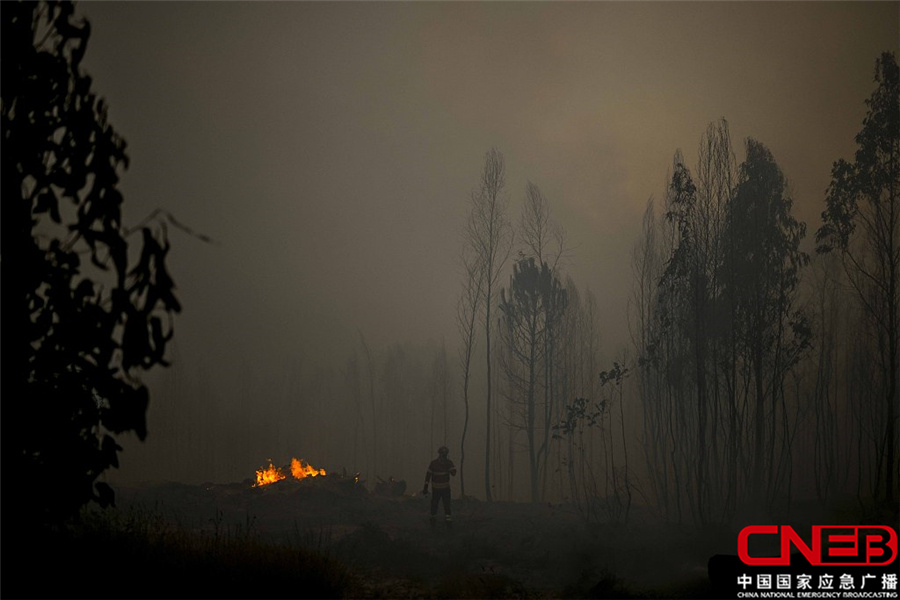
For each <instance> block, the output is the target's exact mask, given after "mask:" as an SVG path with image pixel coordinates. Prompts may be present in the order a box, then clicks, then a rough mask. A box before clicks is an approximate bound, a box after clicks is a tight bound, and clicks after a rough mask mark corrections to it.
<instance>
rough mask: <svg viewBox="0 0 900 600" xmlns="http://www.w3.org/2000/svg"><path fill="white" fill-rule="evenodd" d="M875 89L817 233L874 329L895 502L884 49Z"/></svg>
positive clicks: (894, 87) (878, 475) (891, 100)
mask: <svg viewBox="0 0 900 600" xmlns="http://www.w3.org/2000/svg"><path fill="white" fill-rule="evenodd" d="M875 83H876V84H877V85H878V87H877V88H876V89H875V91H874V92H873V93H872V95H871V96H870V97H869V99H868V100H866V105H867V106H868V107H869V110H868V112H867V114H866V118H865V119H864V120H863V126H862V129H861V130H860V132H859V133H858V134H857V135H856V143H857V150H856V156H855V159H856V160H855V161H853V162H847V161H845V160H844V159H840V160H838V161H837V162H835V163H834V166H833V167H832V170H831V177H832V179H831V185H830V186H829V187H828V192H827V196H826V199H825V202H826V208H825V211H824V212H823V213H822V221H823V224H822V227H821V228H819V231H818V232H817V233H816V242H817V246H816V250H817V251H818V252H819V253H830V252H834V253H836V254H838V255H839V256H840V257H841V261H842V263H843V266H844V270H845V273H846V276H847V280H848V281H849V283H850V285H851V287H852V288H853V289H854V291H855V292H856V295H857V298H858V300H859V301H860V303H861V304H862V306H863V311H864V313H865V314H866V316H867V317H868V319H869V320H870V322H871V324H872V327H873V329H874V331H875V332H876V336H875V337H876V344H877V349H876V350H875V355H876V356H877V357H878V358H877V361H878V371H879V379H880V382H879V385H880V386H881V388H882V394H881V395H882V398H883V399H884V402H883V408H882V409H881V410H879V411H877V417H876V418H875V419H874V422H875V423H878V424H880V425H881V427H882V428H883V429H882V431H881V432H880V434H879V435H876V436H874V439H873V442H872V443H873V446H874V451H873V453H872V454H873V456H874V460H875V463H876V468H875V477H874V480H875V481H874V484H873V487H872V491H873V494H874V495H875V496H876V497H877V496H880V495H882V494H883V497H884V499H885V501H886V502H887V503H888V504H890V503H893V501H894V497H895V494H896V491H897V490H896V488H897V481H896V480H895V477H896V472H897V419H898V413H897V398H898V382H897V372H898V369H900V316H898V310H900V298H898V296H900V292H898V284H900V69H898V66H897V59H896V57H895V56H894V55H893V54H892V53H889V52H885V53H883V54H882V55H881V57H879V58H878V60H877V61H876V63H875Z"/></svg>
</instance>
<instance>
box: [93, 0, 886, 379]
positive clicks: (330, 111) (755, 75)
mask: <svg viewBox="0 0 900 600" xmlns="http://www.w3.org/2000/svg"><path fill="white" fill-rule="evenodd" d="M78 6H79V9H78V10H79V12H80V13H81V14H83V15H85V16H87V17H88V18H89V19H90V21H91V24H92V34H91V39H90V43H89V46H88V52H87V56H86V59H85V66H86V69H87V70H88V72H89V73H90V74H91V75H92V76H93V77H94V84H95V88H94V89H95V91H96V92H97V93H98V94H100V95H101V96H103V97H105V98H106V99H107V100H108V102H109V104H110V107H111V108H110V119H111V122H112V123H113V125H114V126H115V127H116V128H117V129H118V131H119V132H120V133H121V134H122V135H123V136H124V137H125V138H126V139H127V141H128V144H129V154H130V157H131V161H132V162H131V167H130V169H129V170H128V172H127V173H126V175H125V177H124V179H123V183H122V188H123V191H124V192H125V198H126V204H125V211H126V212H125V216H126V221H128V222H129V223H131V224H134V223H137V222H138V221H139V220H141V219H142V218H143V217H144V216H146V215H147V214H148V213H149V212H151V211H152V210H153V209H154V208H156V207H161V208H165V209H167V210H169V211H171V212H172V213H173V214H174V215H175V216H176V218H177V219H179V220H180V221H182V222H183V223H185V224H187V225H189V226H190V227H192V228H194V229H196V230H198V231H200V232H202V233H204V234H206V235H209V236H210V237H212V238H214V239H215V240H217V241H218V242H219V244H218V245H208V244H204V243H202V242H200V241H198V240H196V239H193V238H191V237H188V236H187V235H185V234H183V233H181V232H179V231H171V232H170V239H171V241H172V244H173V250H172V252H171V254H170V257H171V258H170V264H171V270H172V272H173V275H174V277H175V281H176V285H177V293H178V295H179V298H180V300H181V301H182V303H183V304H184V312H183V313H182V314H181V315H180V316H179V317H178V318H177V320H176V341H177V348H178V354H179V357H180V359H181V360H183V361H185V365H186V368H188V369H190V368H191V367H190V365H191V364H194V363H197V362H199V361H206V362H207V363H210V364H212V363H220V364H222V365H224V366H225V367H226V368H228V369H231V370H234V369H242V368H251V369H254V370H255V371H256V372H264V371H265V370H267V369H278V368H282V367H283V366H284V365H285V364H286V363H289V362H292V361H296V360H298V359H300V358H303V359H305V360H315V359H318V358H319V357H329V356H334V355H337V356H341V357H342V356H344V355H345V354H346V351H345V350H344V348H346V347H347V346H348V345H349V344H351V343H354V342H355V341H356V340H357V330H361V331H362V332H363V333H364V334H365V335H366V337H367V339H368V340H369V342H370V344H372V345H373V346H376V347H379V346H383V345H385V344H389V343H393V342H404V341H410V342H413V343H421V342H426V341H428V340H437V341H440V340H441V339H442V338H445V339H446V340H447V343H448V347H450V348H455V347H456V333H455V322H454V310H455V302H456V297H457V295H458V293H459V290H460V281H461V277H460V273H459V268H458V262H457V258H458V256H459V252H460V249H461V246H462V241H461V230H462V225H463V221H464V218H465V215H466V213H467V210H468V202H469V192H470V190H471V189H472V188H473V186H474V185H475V184H476V182H477V180H478V176H479V172H480V169H481V166H482V162H483V157H484V153H485V152H486V151H487V150H488V149H489V148H490V147H491V146H496V147H497V148H498V149H499V150H500V151H501V152H502V153H503V154H504V156H505V158H506V165H507V170H508V175H507V193H508V196H509V200H510V204H509V207H510V215H511V217H512V218H513V220H514V221H517V220H518V218H519V214H520V211H521V206H522V200H523V197H524V189H525V184H526V182H527V181H529V180H530V181H532V182H533V183H535V184H537V185H538V186H539V187H540V188H541V190H542V191H543V192H544V194H545V195H546V196H547V197H548V198H549V199H550V202H551V210H552V212H553V216H554V217H555V219H556V220H557V221H558V222H559V223H560V224H561V225H562V226H563V227H564V228H565V229H566V231H567V233H568V241H569V244H570V246H571V247H572V249H573V253H572V259H571V261H570V264H569V265H568V267H567V272H568V274H570V275H571V276H572V277H573V278H574V280H575V281H576V283H577V284H578V285H579V287H580V288H581V289H582V290H584V289H585V288H590V289H591V290H592V291H593V292H594V294H595V295H596V296H597V299H598V301H599V304H600V307H601V309H602V314H601V320H602V323H601V327H602V328H603V333H602V337H603V341H604V343H605V351H606V353H607V355H608V356H612V355H613V354H616V353H617V352H618V348H619V347H621V345H622V344H624V343H625V338H626V335H627V330H626V328H625V311H626V303H627V298H628V294H629V290H630V286H631V271H630V263H629V260H630V259H629V255H630V251H631V247H632V245H633V244H634V243H635V241H636V240H637V237H638V234H639V228H640V220H641V214H642V212H643V210H644V207H645V203H646V201H647V199H648V198H649V197H650V196H651V195H653V196H655V197H656V198H657V199H661V197H662V195H663V193H664V189H665V184H666V175H667V171H668V169H669V168H670V165H671V161H672V156H673V153H674V152H675V150H676V149H678V148H681V149H682V150H683V151H684V154H685V157H686V158H687V160H688V162H689V163H690V164H691V166H693V164H694V162H695V157H696V147H697V144H698V141H699V139H700V136H701V134H702V133H703V131H704V130H705V128H706V126H707V124H708V123H709V122H710V121H713V120H715V119H718V118H721V117H725V118H727V119H728V121H729V123H730V126H731V132H732V138H733V141H734V146H735V147H734V150H735V153H736V155H737V158H738V160H739V161H740V160H742V159H743V154H744V151H743V141H744V139H745V138H746V137H747V136H752V137H754V138H756V139H759V140H760V141H762V142H763V143H765V144H766V145H768V146H769V148H770V149H771V150H772V152H773V154H774V156H775V158H776V160H777V161H778V162H779V164H780V165H781V166H782V168H783V170H784V172H785V174H786V176H787V177H788V179H789V180H790V182H791V184H792V186H793V191H794V196H795V201H796V208H795V214H796V215H797V216H798V217H799V218H801V219H803V220H805V221H806V222H807V224H808V227H809V231H810V237H811V235H812V234H813V233H814V231H815V229H816V228H817V227H818V219H819V214H820V212H821V210H822V203H823V196H824V190H825V188H826V186H827V185H828V182H829V178H830V168H831V163H832V162H833V161H834V160H836V159H837V158H840V157H850V156H851V153H852V152H853V149H854V143H853V136H854V135H855V134H856V132H857V131H858V130H859V128H860V124H861V121H862V118H863V116H864V115H865V105H864V100H865V99H866V98H867V97H868V96H869V94H870V93H871V91H872V90H873V89H874V84H873V81H872V79H873V73H874V65H875V59H876V58H877V57H878V55H879V54H880V52H882V51H884V50H894V51H895V52H896V51H897V46H898V37H900V3H897V2H877V3H866V2H848V3H842V2H797V3H792V2H778V3H763V2H744V3H739V2H727V3H726V2H723V3H715V2H696V3H679V2H664V3H654V2H616V3H613V2H565V3H543V2H521V3H519V2H449V3H437V2H390V3H380V2H371V3H369V2H367V3H356V2H315V3H313V2H200V3H182V2H146V3H141V2H127V3H126V2H82V3H80V4H79V5H78ZM504 283H505V282H504Z"/></svg>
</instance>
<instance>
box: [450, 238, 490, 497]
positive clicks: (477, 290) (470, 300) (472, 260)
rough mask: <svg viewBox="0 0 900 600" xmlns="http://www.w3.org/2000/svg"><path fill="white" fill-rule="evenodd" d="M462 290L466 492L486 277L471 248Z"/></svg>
mask: <svg viewBox="0 0 900 600" xmlns="http://www.w3.org/2000/svg"><path fill="white" fill-rule="evenodd" d="M462 264H463V271H464V272H463V290H462V293H461V294H460V296H459V299H458V300H457V303H456V327H457V331H458V332H459V337H460V343H461V344H460V349H459V363H460V367H461V368H462V392H463V407H464V411H465V414H464V416H463V428H462V434H461V436H460V440H459V492H460V494H461V495H462V496H465V495H466V478H465V464H466V433H467V432H468V430H469V382H470V380H471V375H472V355H473V353H474V351H475V344H476V337H475V334H476V332H477V327H476V325H477V323H476V319H477V318H478V314H479V312H480V311H481V304H482V302H483V301H484V293H483V292H484V277H483V275H482V273H481V263H480V261H478V260H477V257H476V256H474V254H473V253H472V251H471V248H467V249H465V251H464V252H463V257H462Z"/></svg>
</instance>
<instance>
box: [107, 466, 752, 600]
mask: <svg viewBox="0 0 900 600" xmlns="http://www.w3.org/2000/svg"><path fill="white" fill-rule="evenodd" d="M251 483H252V482H251V481H250V480H246V481H244V482H241V483H234V484H224V485H223V484H204V485H187V484H180V483H162V484H145V485H133V486H128V487H119V488H117V504H118V506H119V510H120V511H132V512H141V511H144V512H146V513H147V514H150V513H152V514H154V515H157V517H161V518H163V519H167V520H170V521H171V522H173V523H177V525H178V527H180V528H182V529H187V530H190V531H194V532H196V533H198V534H200V535H205V536H216V537H218V536H231V537H244V538H253V539H258V540H265V541H266V542H272V543H278V544H285V545H288V546H290V547H301V548H306V549H309V550H313V551H315V552H318V553H322V554H324V555H325V556H327V557H330V558H332V559H336V560H338V561H340V562H341V563H342V564H344V565H346V566H347V568H348V569H349V571H350V572H351V573H352V575H353V577H352V581H353V583H352V585H351V586H350V589H349V590H348V591H347V594H348V595H349V596H350V597H358V598H500V597H503V598H677V597H681V598H703V597H712V594H713V592H712V590H711V587H710V584H709V580H708V577H707V561H708V560H709V558H710V557H711V556H712V555H714V554H717V553H732V552H734V547H735V539H736V537H735V536H736V531H729V530H725V529H722V530H720V531H706V532H704V533H703V535H698V534H697V533H696V532H693V531H691V530H690V529H689V528H687V527H685V528H681V527H678V526H673V525H661V524H658V523H655V520H654V519H652V518H650V516H649V515H648V514H642V511H640V510H639V509H637V508H634V509H632V510H631V512H630V514H629V519H628V521H627V522H625V523H595V524H588V523H586V522H585V520H584V519H583V518H582V517H581V516H579V514H577V512H576V511H575V509H574V508H573V507H571V506H568V505H556V504H547V503H519V502H498V501H495V502H482V501H479V500H475V499H459V498H454V499H453V521H452V522H451V523H450V524H447V523H446V522H445V521H444V519H443V515H442V513H439V515H438V520H437V522H436V523H435V524H434V525H432V524H431V523H430V520H429V507H430V497H429V496H420V495H408V494H407V495H401V496H390V497H387V496H379V495H375V494H373V493H370V492H369V491H367V490H366V489H365V488H364V487H363V486H362V485H360V484H357V483H355V482H354V480H353V479H352V478H341V477H331V476H329V477H325V478H322V477H319V478H307V479H304V480H294V479H287V480H283V481H279V482H277V483H274V484H270V485H266V486H262V487H253V486H252V485H251Z"/></svg>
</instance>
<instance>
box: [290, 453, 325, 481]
mask: <svg viewBox="0 0 900 600" xmlns="http://www.w3.org/2000/svg"><path fill="white" fill-rule="evenodd" d="M291 475H293V476H294V477H295V478H296V479H303V478H305V477H318V476H319V475H325V469H314V468H313V467H312V466H310V464H309V463H306V466H305V467H304V466H303V463H302V462H301V461H300V460H298V459H296V458H292V459H291Z"/></svg>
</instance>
